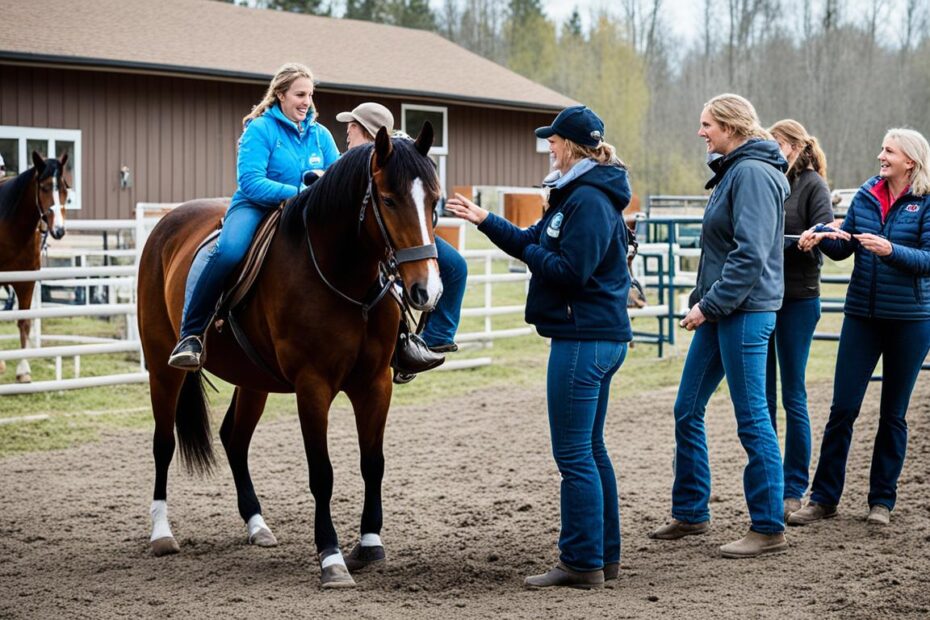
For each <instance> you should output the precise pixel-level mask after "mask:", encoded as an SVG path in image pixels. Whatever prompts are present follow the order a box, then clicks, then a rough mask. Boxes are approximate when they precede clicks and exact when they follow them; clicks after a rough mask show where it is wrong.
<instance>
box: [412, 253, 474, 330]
mask: <svg viewBox="0 0 930 620" xmlns="http://www.w3.org/2000/svg"><path fill="white" fill-rule="evenodd" d="M436 251H437V253H438V254H439V256H438V258H437V260H438V262H439V277H440V279H441V280H442V297H440V298H439V303H438V304H436V308H435V309H434V310H433V311H432V312H431V313H430V315H429V319H428V320H427V321H426V328H425V329H424V330H423V334H422V337H423V340H425V341H426V344H427V346H430V347H436V346H439V345H443V344H451V343H452V342H454V341H455V332H456V330H457V329H458V328H459V318H460V317H461V314H462V298H463V297H465V280H466V278H468V263H466V262H465V259H464V258H462V255H461V254H459V252H458V250H456V249H455V248H454V247H452V246H451V245H449V244H448V243H447V242H446V241H445V240H444V239H441V238H440V237H438V236H437V237H436Z"/></svg>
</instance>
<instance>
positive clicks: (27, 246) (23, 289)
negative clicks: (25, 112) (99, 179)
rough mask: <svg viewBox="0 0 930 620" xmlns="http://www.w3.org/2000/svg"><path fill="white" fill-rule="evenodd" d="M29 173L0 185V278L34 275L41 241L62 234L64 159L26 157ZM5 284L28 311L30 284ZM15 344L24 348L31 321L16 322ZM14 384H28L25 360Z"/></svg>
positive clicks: (65, 194) (65, 197)
mask: <svg viewBox="0 0 930 620" xmlns="http://www.w3.org/2000/svg"><path fill="white" fill-rule="evenodd" d="M32 162H33V167H32V168H29V169H28V170H26V171H25V172H22V173H20V174H18V175H17V176H15V177H10V178H8V179H3V180H0V272H3V271H35V270H36V269H38V268H39V257H40V253H41V251H42V241H43V239H44V235H45V234H46V233H47V234H50V235H52V237H54V238H55V239H61V238H62V237H63V236H64V234H65V212H64V208H63V207H64V205H65V204H66V203H67V202H68V183H67V181H66V180H65V173H64V172H65V165H66V164H67V163H68V154H67V153H65V154H63V155H62V156H61V159H60V160H59V159H53V158H49V159H43V158H42V156H41V155H39V153H37V152H36V151H33V152H32ZM2 284H10V285H12V287H13V290H14V291H15V293H16V297H17V299H18V300H19V309H20V310H28V309H29V308H31V307H32V292H33V290H34V289H35V282H31V281H30V282H10V281H5V280H3V279H2V275H0V285H2ZM17 325H18V327H19V344H20V347H22V348H23V349H25V348H26V345H27V344H28V343H29V332H30V330H31V329H32V320H31V319H20V320H19V321H18V322H17ZM5 371H6V362H4V361H3V360H0V373H3V372H5ZM16 380H17V381H19V382H20V383H29V382H30V381H32V370H31V369H30V367H29V361H28V360H22V361H20V363H19V364H18V365H17V366H16Z"/></svg>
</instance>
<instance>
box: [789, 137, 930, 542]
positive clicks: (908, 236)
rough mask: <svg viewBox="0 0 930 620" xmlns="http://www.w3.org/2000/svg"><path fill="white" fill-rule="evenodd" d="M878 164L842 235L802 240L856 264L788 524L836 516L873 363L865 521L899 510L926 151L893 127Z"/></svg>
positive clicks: (920, 341)
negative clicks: (801, 493)
mask: <svg viewBox="0 0 930 620" xmlns="http://www.w3.org/2000/svg"><path fill="white" fill-rule="evenodd" d="M878 160H879V162H880V164H881V167H880V169H879V175H878V176H876V177H873V178H871V179H869V180H868V181H866V182H865V184H863V186H862V187H861V188H859V192H858V193H857V194H856V196H855V198H853V201H852V204H851V205H850V207H849V211H848V212H847V213H846V219H845V220H844V222H843V226H842V228H841V229H840V230H838V231H837V230H833V229H832V228H829V227H824V226H819V227H814V228H811V229H810V230H808V231H806V232H804V233H803V234H802V236H801V240H800V241H799V242H798V245H799V246H800V247H801V248H802V249H806V250H810V249H813V248H814V247H815V246H817V245H818V244H819V246H820V248H821V249H822V250H823V252H824V254H826V255H827V256H829V257H830V258H833V259H834V260H842V259H844V258H846V257H848V256H849V255H850V254H853V253H855V255H856V259H855V265H854V267H853V272H852V276H851V277H850V280H849V289H848V291H847V293H846V306H845V314H846V316H845V318H844V320H843V328H842V330H841V333H840V344H839V351H838V352H837V360H838V361H837V366H836V375H835V378H834V383H833V404H832V406H831V408H830V419H829V420H828V421H827V427H826V429H825V430H824V435H823V443H822V444H821V448H820V460H819V462H818V464H817V472H816V474H815V475H814V482H813V484H812V485H811V497H810V502H809V503H808V504H807V506H805V507H804V508H802V509H801V510H799V511H798V512H795V513H794V514H792V515H791V516H790V517H789V519H788V523H789V524H791V525H805V524H807V523H812V522H814V521H818V520H820V519H824V518H827V517H833V516H835V515H836V507H837V504H839V501H840V496H841V495H842V493H843V483H844V481H845V477H846V457H847V455H848V454H849V444H850V441H851V440H852V431H853V423H854V422H855V420H856V417H857V416H858V415H859V408H860V406H861V405H862V399H863V398H864V396H865V391H866V388H867V387H868V385H869V379H870V377H871V376H872V372H873V371H874V370H875V366H876V364H877V363H878V359H879V358H882V397H881V413H880V417H879V422H878V434H877V435H876V437H875V447H874V450H873V452H872V470H871V475H870V478H869V497H868V502H869V515H868V517H867V520H868V522H869V523H871V524H876V525H885V524H887V523H888V522H889V520H890V515H891V511H892V510H893V509H894V505H895V498H896V491H897V484H898V476H899V474H900V473H901V468H902V467H903V465H904V454H905V451H906V449H907V422H906V421H905V415H906V414H907V408H908V404H909V402H910V398H911V392H912V391H913V389H914V384H915V383H916V382H917V375H918V373H919V372H920V369H921V366H922V364H923V362H924V359H925V358H926V357H927V352H928V351H930V215H928V214H927V212H928V211H930V145H928V144H927V140H926V138H924V137H923V136H922V135H921V134H919V133H918V132H916V131H913V130H910V129H892V130H890V131H888V133H887V134H885V139H884V140H883V141H882V150H881V152H880V153H879V155H878ZM840 361H841V362H842V363H840Z"/></svg>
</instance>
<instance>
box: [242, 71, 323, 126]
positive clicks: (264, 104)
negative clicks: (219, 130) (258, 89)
mask: <svg viewBox="0 0 930 620" xmlns="http://www.w3.org/2000/svg"><path fill="white" fill-rule="evenodd" d="M300 78H307V79H309V80H310V81H311V82H313V73H311V72H310V69H309V68H308V67H307V66H306V65H302V64H300V63H299V62H289V63H286V64H283V65H281V68H280V69H278V71H277V72H276V73H275V74H274V77H273V78H271V84H269V85H268V90H266V91H265V96H264V97H263V98H262V100H261V101H260V102H259V103H258V105H256V106H255V107H253V108H252V111H251V112H249V113H248V114H246V115H245V116H243V117H242V126H243V127H245V126H246V125H247V124H248V122H249V121H251V120H252V119H255V118H258V117H259V116H261V115H262V114H264V113H265V110H267V109H268V108H270V107H271V106H273V105H274V104H275V102H276V101H277V100H278V95H283V94H284V93H286V92H287V90H288V89H289V88H290V87H291V84H293V83H294V82H295V81H297V80H298V79H300ZM311 114H312V115H313V116H315V115H316V110H313V111H312V112H311ZM313 116H310V117H309V118H308V119H307V121H308V122H310V121H312V120H313Z"/></svg>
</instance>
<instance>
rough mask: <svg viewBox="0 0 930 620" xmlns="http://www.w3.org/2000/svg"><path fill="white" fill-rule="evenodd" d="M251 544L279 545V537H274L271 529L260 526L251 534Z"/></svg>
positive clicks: (257, 545) (261, 545) (258, 545)
mask: <svg viewBox="0 0 930 620" xmlns="http://www.w3.org/2000/svg"><path fill="white" fill-rule="evenodd" d="M249 544H250V545H255V546H256V547H277V546H278V539H277V538H275V537H274V534H272V533H271V530H268V529H265V528H260V529H259V530H258V531H256V532H255V533H254V534H252V535H251V536H249Z"/></svg>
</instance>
